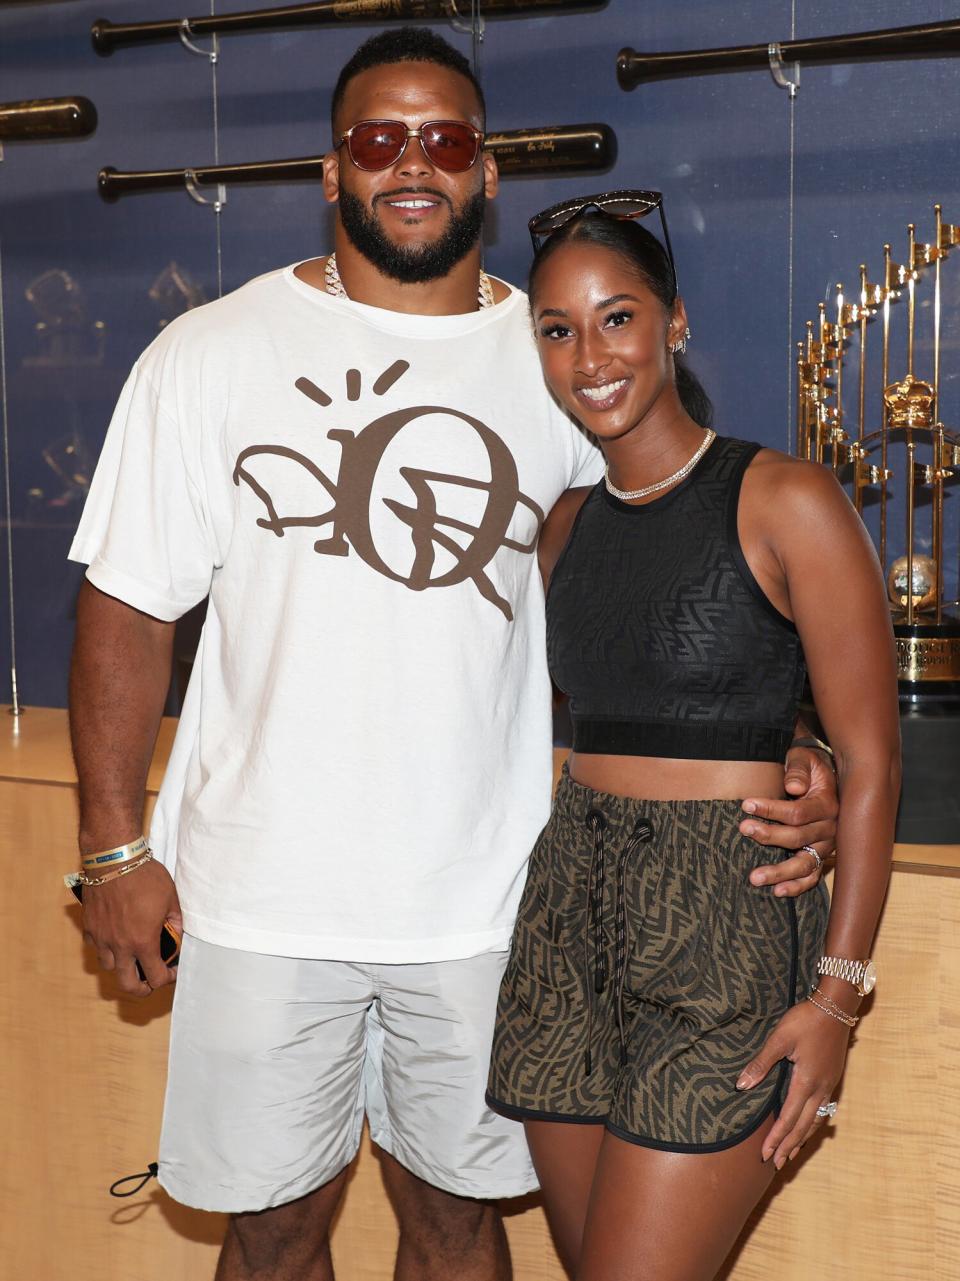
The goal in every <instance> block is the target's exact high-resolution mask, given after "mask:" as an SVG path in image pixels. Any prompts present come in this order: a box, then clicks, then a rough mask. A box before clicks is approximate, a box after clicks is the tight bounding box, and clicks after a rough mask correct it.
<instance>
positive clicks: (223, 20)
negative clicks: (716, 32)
mask: <svg viewBox="0 0 960 1281" xmlns="http://www.w3.org/2000/svg"><path fill="white" fill-rule="evenodd" d="M606 3H607V0H481V2H480V6H479V9H480V14H481V16H482V17H484V18H500V17H506V16H509V15H511V14H513V15H515V16H518V17H519V16H521V15H524V14H540V13H562V12H564V11H572V10H577V9H579V10H585V9H601V8H603V6H604V5H605V4H606ZM470 12H471V6H470V0H315V3H314V4H297V5H284V6H282V7H280V8H276V9H255V10H253V11H252V12H250V13H218V14H216V15H212V14H206V15H205V16H203V15H201V16H198V17H196V18H159V19H156V20H155V21H153V22H110V21H108V20H107V19H106V18H98V19H97V21H96V22H95V23H94V24H93V26H92V28H91V30H90V34H91V37H92V39H93V47H94V49H95V50H96V51H97V53H100V54H109V53H112V52H113V51H114V49H118V48H120V47H121V46H122V45H131V44H149V43H152V42H153V41H155V40H178V39H180V38H181V36H203V35H232V34H233V33H234V32H241V31H277V30H288V29H289V28H291V27H321V26H338V25H344V24H346V23H350V22H384V21H386V20H387V19H391V18H395V19H401V20H404V21H410V20H411V19H414V18H433V19H443V18H451V19H454V20H459V21H461V22H463V21H467V20H469V18H470Z"/></svg>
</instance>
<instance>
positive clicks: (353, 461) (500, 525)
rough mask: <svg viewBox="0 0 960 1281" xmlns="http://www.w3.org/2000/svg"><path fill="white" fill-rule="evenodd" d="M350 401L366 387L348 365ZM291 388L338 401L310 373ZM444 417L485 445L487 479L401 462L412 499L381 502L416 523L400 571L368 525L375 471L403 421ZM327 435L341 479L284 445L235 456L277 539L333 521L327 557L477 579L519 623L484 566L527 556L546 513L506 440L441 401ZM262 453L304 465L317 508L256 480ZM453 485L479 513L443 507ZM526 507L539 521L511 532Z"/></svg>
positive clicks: (409, 581) (385, 381)
mask: <svg viewBox="0 0 960 1281" xmlns="http://www.w3.org/2000/svg"><path fill="white" fill-rule="evenodd" d="M408 368H409V366H408V364H407V362H406V361H395V362H394V363H393V364H392V365H391V366H390V367H389V368H388V369H387V370H385V371H384V373H382V374H381V375H380V376H379V377H378V378H377V380H376V382H375V383H374V385H373V391H374V394H375V395H378V396H382V395H384V394H385V393H386V392H387V391H389V390H390V388H391V387H393V385H394V384H395V383H396V382H397V381H398V380H399V379H400V378H401V377H402V375H403V374H404V373H405V372H406V370H407V369H408ZM346 385H347V398H348V400H358V399H359V397H360V391H361V381H360V373H359V371H358V370H356V369H350V370H348V371H347V375H346ZM295 386H296V388H297V390H298V391H300V392H301V393H302V394H303V395H305V396H307V397H308V398H309V399H310V400H312V401H313V402H314V403H315V404H317V405H318V406H320V407H321V408H322V409H326V408H328V407H329V406H330V405H332V403H333V398H332V397H331V396H330V395H328V393H327V392H325V391H323V390H322V389H321V388H320V387H317V386H316V385H315V384H314V383H312V382H311V381H310V380H309V379H307V378H298V379H297V381H296V383H295ZM434 414H442V415H444V416H445V417H447V418H454V419H456V420H458V421H459V422H460V423H463V424H464V425H465V426H466V427H467V428H468V429H469V430H470V431H471V432H473V433H474V434H475V435H476V437H477V438H478V439H479V440H480V442H481V443H482V445H483V448H484V451H485V453H486V457H487V460H488V463H489V468H490V478H489V480H482V479H477V478H473V477H470V476H459V475H451V474H449V473H447V472H442V471H430V470H424V469H422V468H418V467H412V466H402V465H401V466H400V467H399V469H398V470H399V475H400V476H401V477H402V478H403V480H404V481H405V482H406V484H407V486H408V488H409V490H410V495H411V499H410V501H409V502H399V501H396V500H395V499H392V498H383V499H380V500H379V501H380V502H381V503H382V504H383V506H384V507H385V508H386V509H387V510H388V511H390V512H391V513H392V514H393V515H394V516H395V517H396V519H397V520H399V521H400V522H401V523H402V524H404V525H406V526H407V527H408V528H409V530H410V537H411V540H412V543H413V553H414V554H413V563H412V565H411V567H410V570H409V573H407V574H401V573H398V572H397V571H396V570H395V569H393V568H391V567H390V566H389V565H388V564H387V563H386V561H385V560H384V559H383V557H382V556H381V554H380V552H379V550H378V549H377V546H376V541H375V537H374V533H373V530H372V529H371V506H372V503H373V501H374V499H373V492H374V486H375V483H376V480H377V474H378V470H379V468H380V465H381V462H382V460H383V456H384V453H385V452H386V450H387V448H388V446H390V445H391V444H392V443H393V442H394V441H395V440H402V433H403V431H404V429H405V428H408V427H410V426H411V425H412V424H414V423H417V422H422V421H423V420H425V419H428V418H429V417H430V416H431V415H434ZM327 439H328V440H332V441H335V442H336V443H337V444H339V445H340V448H341V456H340V467H339V470H338V474H337V477H336V479H335V480H334V479H333V478H332V477H330V476H328V475H327V474H326V472H324V471H323V469H322V468H321V467H319V466H318V465H317V464H316V463H315V462H314V461H313V460H312V459H310V458H308V457H307V456H306V455H305V454H302V453H299V452H298V451H297V450H295V449H291V448H289V447H288V446H286V445H276V444H264V445H249V446H248V447H247V448H246V449H244V450H242V451H241V453H240V454H239V455H238V457H237V460H236V464H235V466H234V469H233V481H234V484H235V485H239V484H240V482H241V481H243V482H244V483H245V484H246V485H248V486H249V487H250V489H251V490H252V491H253V492H254V493H255V494H256V495H257V497H258V498H259V499H260V500H261V502H262V503H263V505H264V507H265V509H266V515H265V516H261V517H258V519H257V524H258V525H259V526H260V527H261V528H262V529H269V530H271V531H272V532H273V533H274V534H276V535H277V537H278V538H282V537H283V536H284V531H285V530H286V529H288V528H291V527H294V526H301V527H302V526H306V527H310V528H316V529H322V528H323V527H324V526H326V525H330V526H331V529H330V534H329V537H327V538H320V539H318V540H317V541H316V542H315V543H314V545H313V546H314V551H316V552H318V553H319V554H320V555H323V556H348V555H349V554H350V549H351V548H353V550H354V551H355V552H356V554H357V555H358V556H359V557H360V558H361V559H362V560H363V561H364V562H365V563H366V564H367V565H369V566H370V568H371V569H374V570H376V571H377V572H378V573H380V574H383V575H384V576H385V577H386V578H390V579H393V580H394V581H395V582H398V583H403V584H404V586H406V587H408V588H410V590H411V591H423V590H425V589H426V588H428V587H453V586H455V585H456V584H458V583H462V582H466V581H470V582H472V583H473V584H474V585H475V587H476V588H477V590H478V591H479V592H480V594H481V596H483V598H484V599H485V600H488V601H490V603H491V604H492V605H494V606H496V608H497V609H499V610H500V611H501V613H502V614H503V615H504V617H505V618H506V619H508V621H512V620H513V610H512V608H511V605H510V602H509V601H507V600H505V599H504V597H503V596H501V595H500V593H499V592H498V591H497V589H496V588H495V587H494V585H493V582H492V581H491V579H490V577H489V576H488V574H487V573H486V568H487V566H488V565H489V564H490V562H491V561H492V560H493V558H494V556H495V555H496V554H497V552H498V551H499V550H500V549H501V548H508V549H510V550H511V551H516V552H521V553H524V554H527V555H529V554H530V553H532V552H533V550H534V548H535V547H536V545H537V538H538V537H539V534H540V528H541V526H542V525H543V520H544V514H543V511H542V510H541V508H540V507H539V506H538V505H537V503H535V502H534V501H533V499H531V498H528V497H527V495H526V494H522V493H521V492H520V483H519V477H518V475H517V464H516V461H515V459H514V457H513V454H512V453H511V452H510V450H509V449H508V448H507V446H506V444H505V443H504V441H503V440H502V439H501V438H500V437H499V436H498V435H497V433H496V432H495V431H493V430H492V429H491V428H490V427H488V426H487V425H486V424H485V423H482V422H481V421H480V420H479V419H477V418H473V417H472V416H471V415H470V414H466V413H463V412H461V411H460V410H458V409H450V408H448V407H446V406H442V405H416V406H412V407H409V408H406V409H399V410H394V411H393V412H391V413H388V414H384V415H383V416H382V417H379V418H376V419H374V421H373V422H371V423H369V424H368V426H366V427H364V428H362V429H361V430H360V431H359V432H353V431H345V430H341V429H339V428H333V429H332V430H330V431H328V432H327ZM264 456H272V457H275V458H284V459H288V460H290V462H292V463H293V464H294V465H295V466H297V467H299V468H302V469H303V470H304V471H305V472H306V473H308V474H309V475H310V476H311V477H313V479H314V480H315V481H316V484H317V504H318V510H317V511H316V512H315V513H311V514H309V515H302V514H297V515H291V514H284V508H285V504H284V495H283V494H278V493H277V492H276V483H275V482H274V492H270V491H268V489H267V488H266V485H265V484H264V483H263V478H262V476H259V477H258V474H257V472H258V468H257V465H256V464H257V459H258V458H262V457H264ZM436 485H452V486H455V487H458V488H465V489H472V490H475V491H478V492H480V493H484V494H486V501H485V503H484V506H483V512H482V515H481V516H480V517H479V519H478V520H476V521H475V522H473V523H471V522H470V521H468V520H464V519H461V518H459V517H457V516H455V515H451V514H448V513H446V512H443V511H441V510H439V507H438V501H437V494H436V490H435V488H434V486H436ZM518 506H520V507H526V508H527V509H528V510H529V511H530V512H531V513H532V515H533V517H534V521H535V528H534V531H533V535H532V537H531V538H530V539H529V540H527V541H520V540H518V539H516V538H510V537H508V534H507V531H508V529H509V528H510V524H511V522H512V521H513V518H514V515H515V513H516V510H517V508H518ZM447 531H459V532H460V533H461V534H467V535H469V537H468V539H467V541H466V543H465V545H461V543H460V542H459V541H457V539H456V538H454V537H453V536H452V535H451V533H449V532H447ZM441 548H442V549H443V550H445V551H446V552H448V553H449V554H450V556H451V557H452V558H453V565H452V566H451V567H450V568H448V569H446V570H442V571H440V572H436V569H437V566H436V559H437V550H438V549H441Z"/></svg>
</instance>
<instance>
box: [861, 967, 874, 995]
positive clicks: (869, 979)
mask: <svg viewBox="0 0 960 1281" xmlns="http://www.w3.org/2000/svg"><path fill="white" fill-rule="evenodd" d="M860 986H861V987H862V988H863V990H864V992H872V991H873V989H874V988H875V987H876V986H877V967H876V966H875V965H874V963H873V961H867V964H866V967H865V969H864V971H863V978H862V979H861V980H860Z"/></svg>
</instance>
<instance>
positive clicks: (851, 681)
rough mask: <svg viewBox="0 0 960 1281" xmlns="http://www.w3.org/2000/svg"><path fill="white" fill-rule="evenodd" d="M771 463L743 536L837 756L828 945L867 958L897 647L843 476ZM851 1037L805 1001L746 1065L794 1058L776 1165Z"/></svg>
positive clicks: (887, 785) (876, 898)
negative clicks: (784, 622) (796, 650)
mask: <svg viewBox="0 0 960 1281" xmlns="http://www.w3.org/2000/svg"><path fill="white" fill-rule="evenodd" d="M767 459H769V460H770V461H764V462H763V463H761V464H760V465H759V466H756V468H755V469H754V468H751V469H750V470H749V471H748V473H747V476H748V478H749V480H750V485H749V490H748V486H747V481H746V480H745V482H744V500H745V501H744V503H743V504H742V510H743V512H744V516H743V520H742V522H741V538H742V539H743V541H744V551H745V554H747V555H748V560H749V561H750V563H751V567H752V568H753V569H754V572H755V574H756V575H757V577H758V579H759V580H760V583H761V586H762V587H764V589H765V590H767V591H768V594H769V595H770V597H771V599H772V600H773V602H774V604H776V605H777V607H778V608H780V609H781V610H782V611H783V612H784V613H785V614H786V615H787V616H788V617H792V618H793V620H794V622H795V624H796V626H797V630H798V632H799V634H800V639H801V641H802V643H803V648H804V653H805V655H806V659H807V666H808V669H809V673H810V684H811V689H812V691H813V696H814V701H815V704H816V707H817V712H818V714H819V716H820V719H821V721H822V722H823V726H824V729H825V730H826V733H827V736H828V737H829V740H830V743H831V746H832V747H833V750H834V753H835V757H836V764H837V777H838V780H839V788H840V817H839V820H838V825H837V855H838V858H837V870H836V875H835V879H834V887H833V897H832V904H831V909H830V919H829V925H828V929H827V937H826V942H825V945H824V951H825V954H826V955H829V956H838V957H845V958H849V959H851V960H865V959H866V958H868V957H869V956H870V950H871V947H872V944H873V937H874V934H875V933H876V928H877V923H878V921H879V919H880V911H881V908H882V906H883V900H884V896H885V894H886V889H887V881H888V879H889V874H890V859H891V853H892V849H893V832H894V822H895V819H896V812H897V802H898V799H899V794H900V721H899V709H898V703H897V668H896V654H895V648H894V641H893V630H892V627H891V623H890V611H889V607H888V605H887V597H886V591H885V588H884V582H883V575H882V573H881V569H880V565H879V563H878V561H877V557H876V553H875V552H874V549H873V546H872V544H871V542H870V539H869V537H868V535H867V532H866V530H865V528H864V526H863V523H862V522H861V520H860V518H859V516H858V515H857V514H856V512H855V511H854V509H853V507H852V505H851V504H850V502H849V500H848V499H847V497H846V495H845V494H844V492H843V490H842V489H841V488H840V486H839V485H838V484H837V483H836V481H835V480H834V478H833V475H832V473H831V472H830V471H829V470H828V469H826V468H824V467H820V466H817V465H815V464H810V463H797V462H794V461H793V460H791V459H786V458H782V457H780V456H777V455H767ZM754 470H755V472H756V475H753V474H752V473H753V472H754ZM745 529H746V530H749V531H750V532H749V535H748V536H747V537H746V538H745V537H744V531H745ZM748 548H752V550H751V551H748ZM820 988H821V991H822V992H824V993H825V994H826V995H827V996H828V997H829V998H831V999H832V1000H833V1001H835V1002H836V1003H837V1004H838V1005H839V1006H840V1007H842V1009H843V1010H845V1011H846V1012H847V1013H848V1014H851V1015H854V1014H856V1011H857V1008H858V1007H859V1004H860V999H859V997H858V994H857V991H856V989H855V988H854V987H853V985H852V984H850V983H846V982H844V981H843V980H841V979H833V978H824V979H821V981H820ZM848 1036H849V1029H848V1028H847V1027H846V1026H845V1025H844V1024H843V1023H841V1022H840V1021H839V1020H837V1019H835V1018H832V1017H831V1016H830V1015H829V1014H825V1013H823V1012H822V1011H821V1010H819V1009H817V1008H816V1007H815V1006H813V1005H812V1004H811V1003H809V1002H807V1001H802V1002H801V1003H800V1004H799V1005H798V1006H796V1007H794V1009H793V1010H791V1011H789V1012H788V1014H787V1015H786V1016H785V1018H784V1019H783V1020H782V1021H781V1023H780V1024H779V1025H778V1027H777V1028H776V1030H775V1031H774V1033H773V1034H772V1035H771V1037H770V1039H769V1041H768V1042H767V1045H766V1046H765V1047H764V1050H763V1051H762V1052H761V1055H760V1056H759V1057H758V1059H756V1060H754V1062H753V1063H751V1064H750V1065H749V1066H748V1067H747V1068H746V1069H745V1071H744V1073H743V1074H742V1076H741V1080H740V1081H739V1082H738V1085H746V1086H748V1087H749V1086H750V1085H754V1084H756V1083H757V1082H758V1081H759V1080H761V1079H762V1078H763V1076H764V1075H766V1072H767V1071H769V1069H770V1067H772V1065H773V1063H775V1062H778V1061H779V1060H780V1059H781V1058H783V1057H787V1058H789V1059H791V1060H792V1061H793V1062H794V1064H795V1068H794V1072H793V1079H792V1082H791V1086H790V1091H789V1095H788V1098H787V1101H786V1103H785V1105H784V1108H783V1110H782V1112H781V1114H780V1117H779V1119H778V1120H777V1122H776V1124H775V1125H774V1127H773V1129H772V1130H771V1131H770V1135H769V1136H768V1139H767V1142H766V1144H765V1146H764V1156H765V1157H766V1156H770V1155H773V1156H774V1157H775V1160H776V1162H777V1164H778V1165H782V1164H783V1162H784V1160H786V1158H787V1157H789V1156H792V1155H793V1154H794V1153H795V1152H796V1150H797V1149H798V1147H799V1145H800V1144H801V1143H802V1142H804V1141H805V1139H806V1138H807V1137H809V1133H810V1131H811V1129H812V1127H813V1125H814V1124H815V1121H816V1109H817V1107H818V1106H819V1104H820V1103H822V1102H823V1101H824V1099H825V1097H826V1096H829V1094H830V1092H831V1091H832V1089H833V1087H834V1086H835V1085H836V1082H837V1081H838V1080H839V1078H840V1074H841V1072H842V1069H843V1062H844V1058H845V1056H846V1048H847V1040H848Z"/></svg>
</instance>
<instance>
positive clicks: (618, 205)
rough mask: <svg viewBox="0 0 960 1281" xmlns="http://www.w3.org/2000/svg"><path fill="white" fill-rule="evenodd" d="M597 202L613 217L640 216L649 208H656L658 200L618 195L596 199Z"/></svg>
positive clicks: (647, 211)
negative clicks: (610, 198)
mask: <svg viewBox="0 0 960 1281" xmlns="http://www.w3.org/2000/svg"><path fill="white" fill-rule="evenodd" d="M597 204H598V206H599V207H600V208H601V209H602V210H603V212H604V213H608V214H613V216H614V217H615V218H642V217H643V215H644V214H648V213H649V212H650V210H651V209H656V207H657V205H658V204H659V201H657V200H645V199H640V198H638V197H627V196H620V197H617V198H616V199H614V200H598V201H597Z"/></svg>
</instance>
